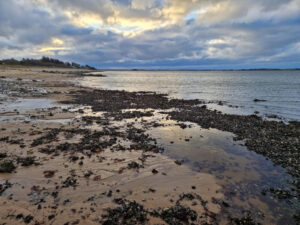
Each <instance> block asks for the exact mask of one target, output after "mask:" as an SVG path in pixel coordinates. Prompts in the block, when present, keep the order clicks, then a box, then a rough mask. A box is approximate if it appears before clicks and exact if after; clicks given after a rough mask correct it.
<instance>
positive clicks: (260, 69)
mask: <svg viewBox="0 0 300 225" xmlns="http://www.w3.org/2000/svg"><path fill="white" fill-rule="evenodd" d="M286 70H288V71H298V70H300V68H290V69H264V68H258V69H219V70H218V69H206V70H192V69H191V70H188V69H178V70H173V69H169V70H168V69H162V70H160V69H152V70H151V69H97V70H96V71H95V72H97V71H132V72H135V71H152V72H155V71H157V72H159V71H195V72H197V71H199V72H201V71H203V72H206V71H209V72H210V71H211V72H213V71H286Z"/></svg>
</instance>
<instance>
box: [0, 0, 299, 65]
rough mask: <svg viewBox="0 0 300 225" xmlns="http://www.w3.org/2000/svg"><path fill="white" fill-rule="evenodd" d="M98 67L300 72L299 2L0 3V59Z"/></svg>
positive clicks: (82, 0)
mask: <svg viewBox="0 0 300 225" xmlns="http://www.w3.org/2000/svg"><path fill="white" fill-rule="evenodd" d="M42 56H49V57H53V58H58V59H60V60H64V61H74V62H78V63H80V64H89V65H92V66H95V67H97V68H100V69H101V68H103V69H108V68H110V69H132V68H137V69H192V70H193V69H247V68H296V67H298V68H300V0H1V1H0V58H1V59H4V58H16V59H21V58H40V57H42Z"/></svg>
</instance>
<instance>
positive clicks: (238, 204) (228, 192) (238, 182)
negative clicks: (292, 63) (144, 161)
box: [149, 120, 300, 224]
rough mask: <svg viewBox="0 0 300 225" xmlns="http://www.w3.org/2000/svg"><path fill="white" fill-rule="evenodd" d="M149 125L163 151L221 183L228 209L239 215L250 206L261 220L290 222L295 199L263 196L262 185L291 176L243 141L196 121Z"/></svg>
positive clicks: (283, 184) (280, 184)
mask: <svg viewBox="0 0 300 225" xmlns="http://www.w3.org/2000/svg"><path fill="white" fill-rule="evenodd" d="M165 124H166V126H164V127H157V128H152V129H151V130H150V131H149V133H150V135H151V136H152V137H154V138H156V139H157V141H158V143H159V144H160V145H162V146H163V147H164V149H165V152H164V154H166V155H168V156H170V157H172V158H174V160H175V159H177V160H183V164H185V165H188V166H189V167H190V168H191V169H192V170H194V171H198V172H205V173H209V174H212V175H214V176H215V177H216V179H217V181H218V184H219V185H221V186H222V192H223V193H224V194H225V196H226V199H227V201H228V203H229V204H230V209H229V210H230V211H231V213H232V214H233V215H237V216H240V215H241V212H242V211H243V210H250V211H251V212H252V213H253V215H254V216H255V218H257V219H258V220H259V219H263V217H261V215H264V219H263V220H261V221H262V222H263V224H282V221H285V222H287V224H293V223H294V222H293V218H292V215H293V214H294V213H295V212H296V211H297V210H299V209H300V206H299V203H297V202H296V201H291V202H290V203H287V202H285V201H284V200H277V199H274V198H273V197H272V196H270V195H267V196H264V195H263V194H262V191H263V190H264V189H269V188H270V187H273V188H282V189H284V188H286V187H289V184H288V182H287V181H288V180H291V179H292V178H291V176H290V175H288V174H286V173H285V171H284V169H283V168H281V167H280V166H274V165H273V163H272V162H271V161H270V160H267V159H266V158H265V157H263V156H261V155H258V154H256V153H255V152H252V151H249V150H248V149H247V148H246V147H245V146H244V145H243V142H236V141H233V137H234V135H233V134H232V133H229V132H224V131H219V130H216V129H202V128H201V127H200V126H198V125H197V124H193V123H186V124H188V125H191V127H187V128H185V129H182V128H180V127H179V126H178V125H176V122H175V121H172V120H168V121H165Z"/></svg>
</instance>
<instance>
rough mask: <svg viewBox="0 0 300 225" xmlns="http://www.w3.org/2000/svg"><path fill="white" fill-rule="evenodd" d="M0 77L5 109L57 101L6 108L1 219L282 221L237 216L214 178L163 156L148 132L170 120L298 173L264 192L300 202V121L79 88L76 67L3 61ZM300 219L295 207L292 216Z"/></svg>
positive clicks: (0, 155) (0, 158)
mask: <svg viewBox="0 0 300 225" xmlns="http://www.w3.org/2000/svg"><path fill="white" fill-rule="evenodd" d="M0 76H1V77H2V78H1V79H0V85H2V86H1V87H2V88H1V93H0V94H2V95H1V96H2V97H1V103H2V105H4V106H5V105H6V104H8V103H7V102H8V101H10V102H12V104H14V101H15V100H16V98H18V99H19V98H22V99H23V98H29V99H41V98H47V99H52V100H53V101H55V103H53V104H54V105H51V106H49V107H48V108H32V109H31V110H26V111H24V110H23V111H22V109H18V108H16V109H15V110H9V111H8V110H5V107H3V110H2V111H1V115H0V117H2V118H1V121H0V126H1V129H0V200H1V204H0V222H1V224H24V223H25V224H259V223H262V224H274V223H275V222H276V223H278V224H281V222H280V221H282V220H278V221H276V216H275V217H274V216H271V215H268V216H266V218H264V216H262V217H259V216H257V215H253V214H252V212H250V211H247V210H246V211H244V212H242V213H241V214H239V215H236V214H233V213H232V212H231V210H230V208H231V205H233V203H231V202H228V200H227V198H226V193H225V191H224V190H223V189H222V187H221V186H220V185H219V184H218V183H217V181H216V179H215V177H214V176H213V175H211V174H208V173H204V172H197V171H193V170H192V169H191V168H189V167H188V166H187V165H185V163H184V160H175V159H172V158H170V157H168V156H167V155H165V154H162V153H163V152H164V146H161V145H160V144H158V141H157V140H156V139H155V138H153V137H152V136H151V135H149V132H148V131H149V130H150V129H152V128H157V127H165V126H168V121H173V122H174V121H176V126H178V127H180V128H181V129H187V127H188V125H187V124H186V122H192V123H195V124H198V125H200V126H201V127H202V128H203V129H208V128H216V129H218V130H221V131H227V132H231V133H233V134H234V135H235V140H236V141H243V143H244V145H245V146H246V147H247V148H248V149H249V150H251V151H254V152H256V153H258V154H261V155H264V156H265V157H267V158H268V159H270V160H271V161H272V162H273V163H274V164H275V165H279V166H281V167H283V168H284V169H285V170H286V173H288V174H289V175H290V176H291V177H292V179H291V180H289V183H290V186H288V187H287V188H286V189H277V188H276V187H272V186H270V187H269V188H268V189H264V190H263V192H262V193H260V195H262V196H267V197H270V198H272V199H278V200H279V201H289V200H293V205H291V207H295V208H296V207H297V206H298V205H299V197H300V140H299V138H300V123H299V122H297V121H291V122H290V123H289V124H286V123H283V122H276V121H267V120H263V119H262V118H260V117H258V116H256V115H249V116H240V115H229V114H228V115H227V114H222V113H220V112H218V111H212V110H208V109H207V107H206V102H204V101H200V100H183V99H170V98H168V96H167V95H163V94H157V93H153V92H126V91H112V90H95V89H90V88H86V87H80V86H78V85H75V84H74V83H72V82H71V80H72V79H75V78H77V77H78V76H79V75H78V74H77V73H74V72H72V73H69V72H53V73H49V72H46V71H44V72H43V71H42V70H30V69H28V68H27V69H18V70H16V69H13V68H10V69H7V68H1V69H0ZM20 101H22V100H20ZM7 108H8V107H7ZM157 115H159V116H157ZM188 141H189V138H186V142H188ZM299 218H300V216H299V214H297V213H295V214H294V220H293V223H294V224H297V223H299ZM283 219H284V218H283ZM274 221H275V222H274Z"/></svg>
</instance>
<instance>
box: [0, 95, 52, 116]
mask: <svg viewBox="0 0 300 225" xmlns="http://www.w3.org/2000/svg"><path fill="white" fill-rule="evenodd" d="M53 102H54V101H53V100H51V99H46V98H45V99H43V98H38V99H29V98H28V99H26V98H17V99H13V98H11V99H8V101H5V102H2V104H1V105H0V112H14V111H17V112H20V113H24V112H27V111H30V110H34V109H45V108H50V107H53Z"/></svg>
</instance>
